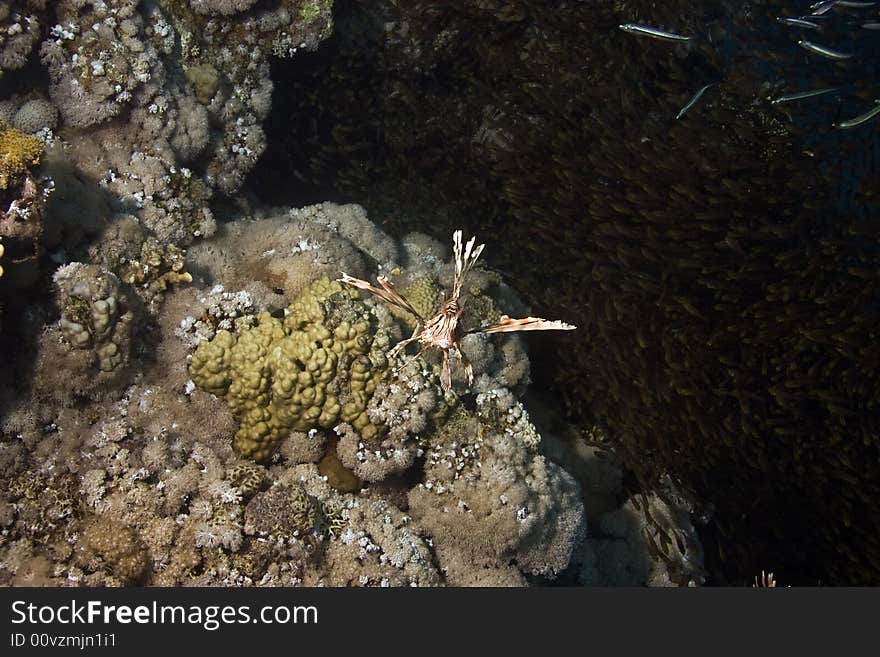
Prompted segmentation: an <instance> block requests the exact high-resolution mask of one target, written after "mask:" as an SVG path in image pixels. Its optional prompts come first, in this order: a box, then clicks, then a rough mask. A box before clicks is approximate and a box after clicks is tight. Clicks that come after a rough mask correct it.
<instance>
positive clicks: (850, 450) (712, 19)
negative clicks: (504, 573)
mask: <svg viewBox="0 0 880 657" xmlns="http://www.w3.org/2000/svg"><path fill="white" fill-rule="evenodd" d="M788 9H790V6H788V5H786V4H785V3H782V2H770V3H765V4H764V5H762V6H761V7H759V8H755V11H753V12H745V13H744V12H742V11H741V6H740V5H739V4H737V3H733V2H719V3H712V4H707V3H699V2H694V1H692V0H680V1H676V2H672V3H668V6H667V7H666V10H665V11H663V12H660V11H659V10H658V9H657V7H656V6H655V3H651V2H643V1H631V2H630V1H628V2H614V3H569V4H567V5H566V6H565V7H564V8H560V10H559V11H553V12H550V11H547V10H546V6H545V5H543V4H542V3H536V2H532V1H530V0H518V1H515V2H505V3H501V2H484V1H465V2H460V3H456V4H455V6H454V7H452V6H450V5H449V3H445V2H438V1H434V0H409V1H406V0H404V1H395V2H377V3H372V4H371V5H370V6H369V7H367V6H365V5H363V4H361V3H353V4H352V5H351V6H350V7H349V12H348V13H347V14H346V15H345V17H344V18H342V17H340V19H339V20H338V21H337V26H336V36H335V37H334V41H333V42H332V44H331V45H333V46H334V53H335V54H336V56H333V57H328V59H327V60H326V61H325V62H324V65H323V67H315V68H312V69H309V70H289V71H280V72H279V75H280V77H278V78H277V82H278V84H279V88H280V87H281V86H282V85H283V86H284V87H285V88H289V89H291V93H290V94H286V95H284V96H283V97H281V96H280V95H279V96H276V99H275V100H276V104H275V107H276V108H278V114H277V116H276V115H274V112H273V116H270V118H269V123H268V125H269V126H270V128H269V131H270V135H273V136H275V135H277V138H273V139H270V146H269V150H268V151H267V153H266V157H265V158H264V162H265V163H266V165H267V167H273V168H275V169H278V170H281V171H285V172H289V175H290V177H291V178H294V177H295V179H296V180H297V181H299V182H300V184H301V185H302V187H303V189H304V190H305V191H304V192H303V193H304V194H308V193H313V190H316V189H317V190H320V189H325V188H327V187H328V186H329V185H332V188H333V189H338V190H341V192H342V193H345V194H348V195H350V196H351V197H353V198H357V199H358V202H360V203H362V204H363V205H365V207H367V208H368V211H369V212H370V215H371V216H373V217H378V216H381V217H383V222H384V223H383V225H384V226H388V227H389V229H390V230H399V231H400V232H404V231H410V230H412V229H413V228H416V229H417V230H421V231H424V232H427V233H430V234H431V235H432V236H433V237H435V238H441V239H445V236H446V235H447V234H448V233H449V232H450V231H451V230H453V229H455V228H457V227H458V225H457V223H456V222H457V221H458V218H459V217H467V218H468V220H469V221H470V222H471V223H470V224H469V225H470V226H471V227H472V228H473V230H474V231H479V233H480V234H481V235H486V236H487V238H488V239H491V238H492V236H494V239H495V243H491V242H490V244H489V248H490V251H491V253H493V254H495V255H493V257H494V258H495V260H494V262H493V264H495V265H496V266H498V267H508V268H509V269H510V270H511V271H516V272H517V281H516V286H517V289H518V290H519V291H520V292H521V293H522V294H524V295H525V296H526V297H527V299H528V300H529V301H530V302H531V303H532V305H533V306H534V307H535V310H536V312H539V313H547V314H550V313H552V314H553V315H554V316H557V315H560V316H565V317H566V318H567V319H569V320H570V321H572V322H574V323H576V324H577V325H578V326H580V327H582V328H583V330H582V331H579V332H578V333H579V335H577V336H573V337H572V338H571V339H566V340H560V341H559V346H558V347H557V346H556V345H555V341H554V347H553V350H552V351H550V352H548V353H547V354H546V359H545V360H546V361H547V362H551V363H552V367H549V368H548V373H546V374H544V375H543V376H544V381H546V383H547V384H548V385H553V386H554V387H555V390H556V391H557V392H558V394H560V395H562V396H564V397H565V398H566V400H567V405H568V407H569V409H570V412H571V413H572V414H576V415H578V416H579V417H583V418H587V419H586V420H585V421H593V420H598V422H599V423H600V424H601V426H602V428H603V429H604V431H605V433H606V434H607V435H608V437H609V438H610V439H611V440H613V441H614V443H615V444H616V445H617V448H618V449H619V450H620V451H621V453H622V455H623V456H625V459H626V463H627V467H629V468H630V469H632V470H633V471H635V472H636V473H637V475H638V479H639V481H640V484H641V485H642V486H643V487H644V488H645V489H652V488H658V487H659V482H660V481H662V480H663V479H664V477H665V476H667V475H671V476H672V477H673V478H674V479H675V480H676V481H677V483H678V484H679V485H680V486H682V487H683V488H686V489H687V490H688V492H689V494H690V495H691V496H692V497H694V498H695V499H697V500H701V502H702V504H703V508H704V510H706V511H707V512H710V513H711V515H712V517H713V519H712V523H711V525H710V526H709V527H708V528H707V530H706V531H707V533H706V536H708V537H712V547H711V549H709V550H707V555H708V558H711V559H712V561H713V563H714V568H713V570H714V571H715V573H716V576H717V577H719V578H720V580H721V581H729V582H738V581H740V579H738V578H741V577H742V575H743V573H754V572H759V571H760V570H761V569H762V568H765V567H766V564H767V563H773V564H774V567H775V568H776V569H777V572H780V570H779V569H780V568H781V569H783V570H785V572H786V573H787V574H788V575H789V577H790V579H789V581H794V580H797V581H799V582H800V583H809V584H815V583H816V582H818V581H822V582H835V583H850V584H854V583H864V584H867V583H877V582H878V581H880V541H878V536H880V531H878V527H880V514H878V511H877V504H876V500H877V499H878V496H880V488H878V482H880V470H878V463H880V461H878V459H877V458H876V456H877V450H878V442H877V437H876V436H877V431H876V426H877V422H878V409H877V406H876V398H877V394H878V386H877V377H876V375H875V371H876V366H877V362H876V358H877V350H876V348H875V346H874V336H873V334H872V332H871V330H870V328H869V327H871V326H873V325H875V324H876V312H877V308H878V304H877V287H876V269H877V267H876V261H877V249H876V241H877V239H876V238H877V228H876V227H877V222H876V221H875V220H874V219H875V217H876V216H877V212H878V210H880V207H878V197H877V194H876V193H875V191H874V188H875V187H876V181H877V172H878V161H877V153H876V148H875V143H874V142H875V136H874V130H875V127H873V126H876V124H873V123H871V124H865V125H864V126H863V127H862V128H861V129H860V130H849V129H847V130H844V129H841V128H839V127H838V128H837V129H835V128H833V127H832V124H833V123H834V122H835V120H836V119H837V117H838V114H839V113H841V112H842V111H843V110H842V108H844V107H846V108H856V107H860V108H861V107H870V106H871V100H872V99H873V98H875V97H876V87H875V83H874V79H875V77H876V73H877V70H878V64H880V62H878V58H877V54H876V48H875V46H874V44H873V42H872V41H871V40H870V39H871V37H870V36H866V35H864V34H862V33H861V32H860V31H859V30H858V29H856V28H855V27H854V25H855V23H854V22H853V21H852V20H851V17H852V15H853V14H858V12H857V11H853V12H850V11H849V10H847V11H845V12H844V11H841V12H840V13H839V14H837V15H836V16H835V15H834V14H833V13H832V18H830V19H829V21H828V26H827V27H826V29H827V30H830V31H833V32H834V34H835V37H836V40H837V41H838V42H839V43H841V44H847V46H848V47H851V48H852V49H853V50H854V51H855V52H858V53H859V57H858V58H857V59H858V61H859V65H858V66H853V65H851V64H847V63H837V64H833V65H832V64H828V65H827V66H826V65H824V64H825V62H821V61H813V59H810V60H809V64H805V62H806V61H807V60H805V58H804V52H803V50H802V48H801V47H800V46H799V45H798V43H797V39H796V38H793V37H792V31H791V30H790V29H789V28H787V27H786V26H784V25H781V24H780V23H778V22H777V21H776V20H775V18H776V17H778V16H779V15H781V14H782V13H784V11H785V10H788ZM377 16H381V17H382V21H381V25H382V28H381V29H373V27H372V26H373V25H375V24H377V23H379V21H376V20H375V19H376V17H377ZM623 23H642V24H647V25H663V26H664V27H665V28H666V29H670V30H672V31H674V32H676V33H679V34H687V35H698V34H699V35H705V34H707V33H708V34H710V35H711V37H710V38H708V39H703V38H694V39H692V40H691V41H690V42H689V43H687V44H684V45H672V46H670V45H669V44H664V43H660V42H657V41H656V40H651V39H644V38H639V37H635V36H632V35H628V34H625V33H623V32H621V31H620V30H619V29H618V25H620V24H623ZM710 83H712V86H711V87H710V88H708V89H707V90H706V92H705V94H703V95H702V97H701V99H700V100H699V102H698V103H696V104H695V105H694V106H693V107H691V108H689V109H688V111H687V113H686V114H681V115H680V116H679V113H680V112H681V110H682V109H683V108H684V107H685V106H686V105H687V103H688V102H689V100H690V99H692V98H693V97H694V93H695V92H696V91H697V90H698V89H700V88H701V87H703V85H706V84H710ZM829 87H834V88H835V89H837V91H836V93H835V94H831V95H828V96H826V97H825V98H823V99H817V100H815V101H812V100H811V101H810V102H802V103H790V104H789V103H774V102H772V101H773V100H774V99H776V100H778V98H779V97H780V96H781V95H782V94H784V93H791V92H797V91H802V90H810V89H822V88H829ZM609 98H613V99H614V100H613V102H609ZM314 108H318V110H317V114H318V115H319V118H315V114H316V112H315V109H314ZM853 113H854V114H857V113H858V112H855V111H854V112H853ZM837 125H838V126H839V125H840V124H839V123H837ZM275 126H278V129H276V127H275ZM281 126H283V129H280V128H281ZM267 182H268V180H267ZM258 189H260V191H261V192H263V193H265V194H267V195H269V194H271V190H270V189H269V186H268V185H266V186H264V187H259V186H258ZM536 376H538V375H537V374H536ZM792 545H797V546H798V549H797V550H795V549H792ZM749 579H750V578H749Z"/></svg>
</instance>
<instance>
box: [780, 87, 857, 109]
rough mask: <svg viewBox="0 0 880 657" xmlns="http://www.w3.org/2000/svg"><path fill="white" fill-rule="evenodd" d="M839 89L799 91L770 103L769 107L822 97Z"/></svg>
mask: <svg viewBox="0 0 880 657" xmlns="http://www.w3.org/2000/svg"><path fill="white" fill-rule="evenodd" d="M838 89H840V87H831V88H829V89H816V90H813V91H799V92H797V93H793V94H786V95H785V96H780V97H779V98H774V99H773V100H771V101H770V104H771V105H779V104H780V103H790V102H792V101H795V100H803V99H804V98H813V97H815V96H824V95H825V94H830V93H833V92H835V91H837V90H838Z"/></svg>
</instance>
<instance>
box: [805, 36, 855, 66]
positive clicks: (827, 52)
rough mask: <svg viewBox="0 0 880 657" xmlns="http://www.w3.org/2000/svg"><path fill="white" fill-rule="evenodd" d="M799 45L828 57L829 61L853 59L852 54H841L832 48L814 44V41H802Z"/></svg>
mask: <svg viewBox="0 0 880 657" xmlns="http://www.w3.org/2000/svg"><path fill="white" fill-rule="evenodd" d="M798 45H799V46H800V47H801V48H804V49H805V50H809V51H810V52H813V53H816V54H817V55H822V57H827V58H828V59H835V60H838V61H839V60H842V59H849V58H850V57H852V54H851V53H848V52H841V51H839V50H832V49H831V48H828V47H826V46H823V45H820V44H818V43H813V42H812V41H807V40H806V39H801V40H800V41H798Z"/></svg>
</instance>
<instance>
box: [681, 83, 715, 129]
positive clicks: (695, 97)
mask: <svg viewBox="0 0 880 657" xmlns="http://www.w3.org/2000/svg"><path fill="white" fill-rule="evenodd" d="M714 84H717V83H716V82H710V83H709V84H707V85H706V86H704V87H703V88H701V89H700V90H699V91H698V92H697V93H695V94H694V95H693V97H692V98H691V99H690V100H689V101H688V102H687V105H685V106H684V107H682V108H681V110H680V111H679V113H678V114H676V115H675V120H676V121H677V120H678V119H680V118H681V117H683V116H684V113H685V112H687V111H688V110H689V109H690V108H691V107H693V106H694V105H696V103H697V101H698V100H700V96H702V95H703V93H704V92H705V91H706V89H708V88H709V87H711V86H712V85H714Z"/></svg>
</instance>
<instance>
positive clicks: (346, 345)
mask: <svg viewBox="0 0 880 657" xmlns="http://www.w3.org/2000/svg"><path fill="white" fill-rule="evenodd" d="M285 314H286V316H285V317H284V319H277V318H275V317H272V316H271V315H270V314H269V313H265V312H264V313H261V314H260V315H259V316H258V317H257V323H256V325H255V326H253V327H251V328H247V329H244V330H241V331H239V332H238V333H230V332H229V331H225V330H223V331H219V332H218V333H217V334H216V335H215V336H214V338H213V339H211V340H210V341H206V342H202V343H201V344H199V347H198V348H197V349H196V351H195V353H194V354H193V357H192V362H191V363H190V366H189V371H190V375H191V376H192V378H193V381H194V382H195V383H196V385H198V386H199V387H201V388H202V389H204V390H206V391H208V392H211V393H213V394H216V395H218V396H221V397H223V398H224V399H225V400H226V402H227V404H229V407H230V409H231V410H232V412H233V414H234V415H235V416H236V418H238V420H239V423H240V426H239V430H238V432H237V433H236V435H235V440H234V445H235V448H236V449H237V450H238V451H239V452H240V453H241V454H242V455H244V456H248V457H251V458H253V459H254V460H257V461H262V460H265V459H266V458H268V457H269V456H270V455H271V454H272V452H273V450H274V449H275V447H276V446H277V445H278V444H279V443H280V442H281V441H282V440H283V439H284V438H285V437H286V436H287V435H288V434H289V433H290V432H291V431H307V430H309V429H313V428H317V427H324V428H328V427H332V426H334V425H336V424H337V423H339V422H347V423H348V424H350V425H352V426H353V427H355V428H356V429H358V430H359V431H360V432H361V434H362V435H363V437H364V438H370V437H371V436H373V435H375V434H376V433H377V432H378V427H376V426H374V425H372V424H370V421H369V418H368V416H367V413H366V407H367V402H368V401H369V399H370V396H371V395H372V393H373V391H374V390H375V388H376V384H377V382H378V380H379V377H380V376H381V375H382V374H383V373H384V371H385V370H386V368H387V361H386V359H385V356H384V352H385V350H386V349H387V347H388V337H387V335H385V334H384V332H383V331H374V330H371V328H372V326H373V324H374V323H375V321H374V318H373V316H372V314H371V313H370V311H369V310H368V309H367V307H366V306H365V305H364V304H363V303H362V302H361V301H360V300H358V294H357V292H356V291H354V290H349V289H343V288H342V286H341V285H340V284H339V283H336V282H331V281H330V280H329V279H327V278H323V279H320V280H318V281H316V282H315V283H313V284H312V285H311V286H310V287H309V288H308V289H307V290H306V291H305V292H304V293H303V294H302V295H301V296H300V297H299V298H297V300H296V301H294V303H292V304H291V305H290V306H289V307H288V308H287V310H286V311H285Z"/></svg>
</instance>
